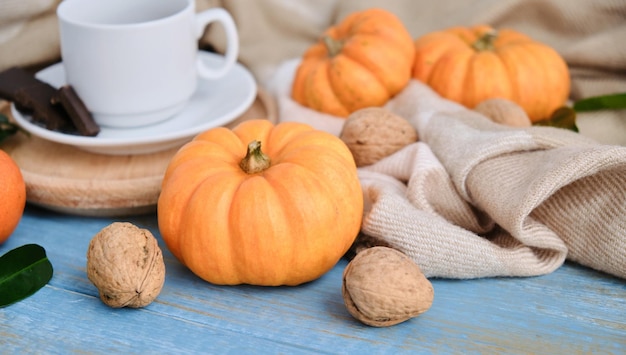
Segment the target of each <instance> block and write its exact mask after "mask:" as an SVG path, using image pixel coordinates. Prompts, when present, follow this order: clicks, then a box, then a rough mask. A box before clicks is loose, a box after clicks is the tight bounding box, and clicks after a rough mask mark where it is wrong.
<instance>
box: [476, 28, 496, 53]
mask: <svg viewBox="0 0 626 355" xmlns="http://www.w3.org/2000/svg"><path fill="white" fill-rule="evenodd" d="M497 37H498V31H496V30H491V31H487V32H485V33H484V34H483V35H482V36H480V38H478V39H477V40H476V42H474V43H472V48H474V49H475V50H477V51H479V52H482V51H492V50H494V49H495V47H494V44H493V43H494V42H495V40H496V38H497Z"/></svg>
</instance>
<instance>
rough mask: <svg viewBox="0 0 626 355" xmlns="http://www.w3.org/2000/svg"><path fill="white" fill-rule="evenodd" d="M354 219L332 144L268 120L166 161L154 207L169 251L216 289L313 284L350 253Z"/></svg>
mask: <svg viewBox="0 0 626 355" xmlns="http://www.w3.org/2000/svg"><path fill="white" fill-rule="evenodd" d="M362 213H363V194H362V192H361V187H360V183H359V180H358V177H357V170H356V165H355V163H354V159H353V158H352V155H351V153H350V151H349V150H348V148H347V147H346V146H345V144H344V143H343V142H342V141H341V140H340V139H339V138H338V137H335V136H333V135H331V134H329V133H326V132H323V131H319V130H315V129H313V128H311V127H310V126H308V125H305V124H301V123H294V122H289V123H281V124H278V125H276V126H274V125H273V124H272V123H271V122H269V121H267V120H251V121H246V122H244V123H241V124H240V125H238V126H237V127H235V128H234V129H233V130H229V129H227V128H223V127H220V128H215V129H211V130H208V131H206V132H204V133H201V134H199V135H198V136H197V137H196V138H195V139H194V140H193V141H191V142H189V143H187V144H186V145H185V146H183V147H182V148H181V149H180V150H179V151H178V152H177V154H176V155H175V156H174V157H173V158H172V160H171V162H170V164H169V166H168V168H167V171H166V173H165V176H164V180H163V184H162V192H161V195H160V197H159V200H158V222H159V230H160V232H161V235H162V237H163V240H164V241H165V243H166V245H167V247H168V249H169V250H170V251H171V252H172V254H174V256H176V258H178V259H179V260H180V261H181V262H182V263H183V264H184V265H186V266H187V267H189V269H190V270H191V271H192V272H194V273H195V274H196V275H198V276H199V277H201V278H202V279H204V280H206V281H209V282H211V283H214V284H230V285H233V284H253V285H266V286H275V285H297V284H301V283H304V282H307V281H311V280H314V279H316V278H318V277H320V276H321V275H323V274H324V273H326V272H327V271H328V270H330V269H331V268H332V267H333V266H334V265H335V264H336V263H337V261H338V260H339V259H340V258H341V257H342V256H343V254H344V253H345V252H346V251H347V250H348V248H349V247H350V245H351V244H352V242H353V241H354V239H355V238H356V235H357V234H358V231H359V229H360V226H361V218H362Z"/></svg>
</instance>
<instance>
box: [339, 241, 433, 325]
mask: <svg viewBox="0 0 626 355" xmlns="http://www.w3.org/2000/svg"><path fill="white" fill-rule="evenodd" d="M342 294H343V299H344V303H345V305H346V308H347V309H348V312H349V313H350V314H351V315H352V316H353V317H354V318H356V319H358V320H359V321H361V322H363V323H364V324H367V325H370V326H374V327H388V326H391V325H395V324H398V323H401V322H404V321H406V320H409V319H411V318H414V317H417V316H419V315H420V314H422V313H424V312H426V311H427V310H428V309H429V308H430V306H431V305H432V303H433V298H434V290H433V286H432V284H431V283H430V281H428V279H427V278H426V277H425V276H424V274H423V273H422V271H421V270H420V268H419V266H417V264H416V263H414V262H413V260H411V259H410V258H409V257H408V256H406V255H405V254H404V253H401V252H400V251H397V250H395V249H392V248H388V247H382V246H377V247H373V248H368V249H365V250H363V251H361V252H359V253H358V254H357V255H356V256H355V257H354V259H352V260H351V261H350V263H349V264H348V266H346V269H345V270H344V272H343V287H342Z"/></svg>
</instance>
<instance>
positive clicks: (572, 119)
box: [534, 106, 578, 132]
mask: <svg viewBox="0 0 626 355" xmlns="http://www.w3.org/2000/svg"><path fill="white" fill-rule="evenodd" d="M534 125H535V126H548V127H556V128H564V129H569V130H570V131H574V132H578V127H577V126H576V111H574V110H573V109H572V108H570V107H567V106H563V107H560V108H558V109H556V110H555V111H554V112H553V113H552V115H551V116H550V118H548V119H546V120H542V121H539V122H535V123H534Z"/></svg>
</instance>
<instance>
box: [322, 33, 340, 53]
mask: <svg viewBox="0 0 626 355" xmlns="http://www.w3.org/2000/svg"><path fill="white" fill-rule="evenodd" d="M322 40H323V41H324V45H325V46H326V50H327V51H328V55H329V56H330V57H331V58H332V57H334V56H336V55H337V54H339V52H341V48H342V47H343V41H342V40H339V39H334V38H332V37H330V36H324V37H322Z"/></svg>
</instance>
